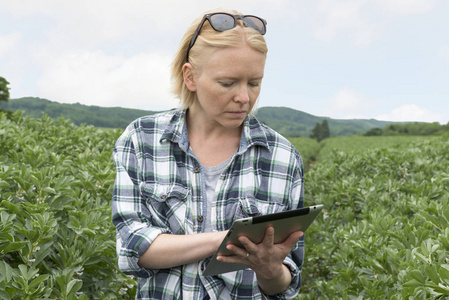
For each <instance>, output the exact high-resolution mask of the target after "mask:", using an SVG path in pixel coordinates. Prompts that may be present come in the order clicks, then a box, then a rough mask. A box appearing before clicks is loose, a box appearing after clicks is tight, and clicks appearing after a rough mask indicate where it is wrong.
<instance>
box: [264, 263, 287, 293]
mask: <svg viewBox="0 0 449 300" xmlns="http://www.w3.org/2000/svg"><path fill="white" fill-rule="evenodd" d="M281 268H282V269H281V270H282V271H281V272H280V275H279V276H275V277H273V278H262V277H261V276H257V275H256V276H257V283H258V284H259V288H260V290H261V291H262V292H263V293H264V294H265V295H270V296H271V295H276V294H279V293H282V292H284V291H285V290H286V289H287V288H288V286H289V285H290V283H291V281H292V276H291V273H290V270H289V269H288V267H287V266H286V265H284V264H283V265H282V267H281Z"/></svg>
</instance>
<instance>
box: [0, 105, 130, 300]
mask: <svg viewBox="0 0 449 300" xmlns="http://www.w3.org/2000/svg"><path fill="white" fill-rule="evenodd" d="M119 135H120V131H119V130H115V131H112V130H109V131H102V130H99V129H95V128H94V127H91V126H81V127H78V126H75V125H73V124H71V123H69V122H68V121H66V120H64V119H61V118H60V119H58V121H57V122H55V121H53V120H52V119H50V118H49V117H48V116H46V115H44V116H43V117H42V118H41V119H32V118H29V117H25V118H24V117H22V114H21V112H17V113H14V114H13V115H12V116H11V117H10V118H7V117H6V115H5V114H4V113H0V153H1V158H0V298H1V299H43V298H45V299H130V298H133V297H134V294H135V281H134V280H133V279H132V278H130V277H127V276H125V275H123V274H122V273H121V272H120V271H119V270H118V269H117V263H116V252H115V228H114V226H113V224H112V222H111V209H110V201H111V197H112V188H113V182H114V179H115V168H114V165H113V161H112V157H111V155H112V147H113V144H114V142H115V140H116V139H117V138H118V136H119Z"/></svg>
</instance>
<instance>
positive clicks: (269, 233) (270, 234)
mask: <svg viewBox="0 0 449 300" xmlns="http://www.w3.org/2000/svg"><path fill="white" fill-rule="evenodd" d="M262 243H263V244H264V245H266V246H272V245H274V228H273V227H272V226H269V227H267V229H266V230H265V236H264V238H263V241H262Z"/></svg>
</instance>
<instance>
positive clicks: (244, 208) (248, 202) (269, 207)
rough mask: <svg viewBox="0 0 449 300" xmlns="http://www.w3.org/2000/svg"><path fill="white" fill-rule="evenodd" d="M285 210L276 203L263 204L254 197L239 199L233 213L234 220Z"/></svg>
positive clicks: (263, 202)
mask: <svg viewBox="0 0 449 300" xmlns="http://www.w3.org/2000/svg"><path fill="white" fill-rule="evenodd" d="M286 209H287V208H286V207H285V206H284V205H282V204H281V203H279V202H278V201H272V202H265V201H260V200H257V199H256V198H254V197H245V198H239V199H238V207H237V209H236V211H235V219H240V218H248V217H257V216H261V215H267V214H273V213H277V212H281V211H284V210H286Z"/></svg>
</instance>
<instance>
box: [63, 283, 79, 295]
mask: <svg viewBox="0 0 449 300" xmlns="http://www.w3.org/2000/svg"><path fill="white" fill-rule="evenodd" d="M82 286H83V282H82V281H81V280H79V279H73V280H71V281H70V282H69V284H68V285H67V294H66V295H71V294H74V293H76V292H77V291H79V289H81V287H82Z"/></svg>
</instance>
